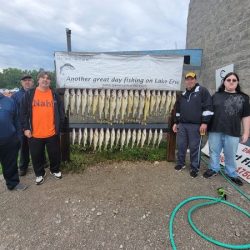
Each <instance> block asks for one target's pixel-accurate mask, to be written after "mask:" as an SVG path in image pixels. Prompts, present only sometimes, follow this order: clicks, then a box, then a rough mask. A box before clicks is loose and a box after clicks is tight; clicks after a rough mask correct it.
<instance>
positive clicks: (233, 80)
mask: <svg viewBox="0 0 250 250" xmlns="http://www.w3.org/2000/svg"><path fill="white" fill-rule="evenodd" d="M226 81H227V82H237V80H236V79H227V80H226Z"/></svg>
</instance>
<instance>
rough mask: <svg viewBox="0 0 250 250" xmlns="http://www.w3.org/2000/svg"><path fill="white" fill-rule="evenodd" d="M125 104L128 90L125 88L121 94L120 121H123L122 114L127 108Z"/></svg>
mask: <svg viewBox="0 0 250 250" xmlns="http://www.w3.org/2000/svg"><path fill="white" fill-rule="evenodd" d="M127 106H128V91H127V90H126V89H125V90H124V91H123V95H122V104H121V119H120V120H121V122H124V116H125V113H126V110H127Z"/></svg>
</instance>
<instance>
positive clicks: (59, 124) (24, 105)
mask: <svg viewBox="0 0 250 250" xmlns="http://www.w3.org/2000/svg"><path fill="white" fill-rule="evenodd" d="M35 90H36V88H34V89H30V90H28V91H26V92H25V95H24V97H23V98H22V100H21V107H20V121H21V127H22V129H23V130H31V131H32V102H33V98H34V95H35ZM51 91H52V96H53V100H54V121H55V131H56V134H57V135H58V134H59V133H60V132H61V130H62V128H63V123H64V119H65V115H64V110H63V109H64V108H63V104H62V101H61V99H60V96H59V95H58V94H57V93H56V92H55V91H54V90H53V89H51ZM45 119H46V118H45Z"/></svg>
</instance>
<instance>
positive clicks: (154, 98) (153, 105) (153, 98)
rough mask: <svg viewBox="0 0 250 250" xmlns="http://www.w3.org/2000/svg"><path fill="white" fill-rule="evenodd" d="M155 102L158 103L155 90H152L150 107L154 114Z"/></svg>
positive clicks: (151, 112)
mask: <svg viewBox="0 0 250 250" xmlns="http://www.w3.org/2000/svg"><path fill="white" fill-rule="evenodd" d="M155 103H156V95H155V90H152V93H151V98H150V108H149V112H150V115H152V114H153V113H154V111H155Z"/></svg>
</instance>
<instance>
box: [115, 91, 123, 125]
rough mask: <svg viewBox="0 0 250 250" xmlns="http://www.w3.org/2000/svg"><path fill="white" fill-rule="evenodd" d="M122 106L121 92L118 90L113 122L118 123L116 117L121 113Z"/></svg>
mask: <svg viewBox="0 0 250 250" xmlns="http://www.w3.org/2000/svg"><path fill="white" fill-rule="evenodd" d="M121 105H122V91H121V90H120V89H119V90H118V93H117V97H116V107H115V120H116V121H118V115H119V114H120V112H121Z"/></svg>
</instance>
